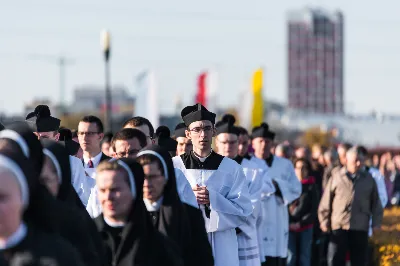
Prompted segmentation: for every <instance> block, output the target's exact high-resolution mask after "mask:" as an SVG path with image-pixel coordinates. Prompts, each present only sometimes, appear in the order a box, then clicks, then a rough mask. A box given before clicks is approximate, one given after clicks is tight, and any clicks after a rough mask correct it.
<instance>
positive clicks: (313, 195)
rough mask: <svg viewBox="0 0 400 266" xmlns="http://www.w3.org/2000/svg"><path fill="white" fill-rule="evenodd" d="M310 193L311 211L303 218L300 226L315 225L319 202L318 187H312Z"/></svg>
mask: <svg viewBox="0 0 400 266" xmlns="http://www.w3.org/2000/svg"><path fill="white" fill-rule="evenodd" d="M308 193H309V194H308V197H309V200H308V204H309V210H308V212H306V213H305V214H304V215H303V216H302V217H301V220H300V226H305V225H308V224H313V223H314V221H315V219H316V217H317V211H318V202H319V199H318V192H317V187H316V186H315V185H312V186H310V189H309V191H308Z"/></svg>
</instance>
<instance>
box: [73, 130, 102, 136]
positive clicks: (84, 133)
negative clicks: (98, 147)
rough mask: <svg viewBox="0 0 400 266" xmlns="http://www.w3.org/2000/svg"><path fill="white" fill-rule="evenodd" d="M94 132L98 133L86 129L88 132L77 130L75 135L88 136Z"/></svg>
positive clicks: (94, 133)
mask: <svg viewBox="0 0 400 266" xmlns="http://www.w3.org/2000/svg"><path fill="white" fill-rule="evenodd" d="M96 134H100V133H99V132H92V131H88V132H82V131H78V133H77V135H78V136H84V135H87V136H89V137H91V136H94V135H96Z"/></svg>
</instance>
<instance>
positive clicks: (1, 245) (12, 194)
mask: <svg viewBox="0 0 400 266" xmlns="http://www.w3.org/2000/svg"><path fill="white" fill-rule="evenodd" d="M7 141H8V142H9V143H5V142H7ZM20 141H21V143H23V142H22V140H21V139H20ZM4 144H6V145H7V147H9V148H11V149H2V150H1V151H0V172H1V174H0V183H1V184H2V186H0V196H1V197H0V202H1V201H3V199H6V200H5V202H2V205H3V206H4V205H5V206H6V208H4V209H2V212H0V225H1V226H2V229H3V230H1V231H0V264H1V260H3V262H2V263H4V262H5V265H17V266H28V265H29V266H33V265H35V266H46V265H54V266H70V265H79V266H83V265H84V264H83V262H82V261H81V258H80V256H79V255H78V253H77V251H76V250H75V248H74V247H73V246H72V245H71V244H70V243H68V242H67V241H65V240H64V239H63V238H61V237H59V236H58V235H56V234H50V233H46V232H44V231H43V230H40V228H38V227H37V226H36V225H37V224H39V223H40V221H39V220H37V221H36V223H31V222H32V220H30V221H29V222H28V221H27V220H26V219H24V216H23V214H24V213H26V212H30V211H32V210H31V205H30V204H31V202H34V201H35V197H36V196H37V193H36V191H35V190H37V187H39V186H40V184H39V177H38V176H37V175H36V173H35V171H34V170H33V169H32V168H31V164H30V163H29V161H28V159H27V158H26V157H25V155H24V151H26V150H25V149H21V148H20V146H19V145H18V144H17V143H16V142H10V141H9V140H5V139H1V140H0V146H3V145H4ZM23 145H25V146H24V147H27V145H26V143H25V144H23ZM7 204H8V205H11V206H9V207H10V208H7ZM47 207H48V205H46V204H44V205H43V206H41V208H42V209H43V211H44V212H49V211H51V209H48V208H47ZM33 211H34V210H33ZM50 222H52V221H50Z"/></svg>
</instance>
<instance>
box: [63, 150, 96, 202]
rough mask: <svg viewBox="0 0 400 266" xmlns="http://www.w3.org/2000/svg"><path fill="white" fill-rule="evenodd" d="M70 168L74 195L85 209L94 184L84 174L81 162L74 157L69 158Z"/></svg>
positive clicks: (91, 179) (93, 181)
mask: <svg viewBox="0 0 400 266" xmlns="http://www.w3.org/2000/svg"><path fill="white" fill-rule="evenodd" d="M69 162H70V166H71V182H72V186H73V187H74V189H75V191H76V193H77V194H78V196H79V198H80V199H81V201H82V203H83V205H85V207H86V206H87V204H88V201H89V197H90V193H91V190H92V188H93V187H94V186H95V184H96V182H95V180H94V179H93V178H91V177H90V176H89V175H87V174H86V172H85V168H83V164H82V161H81V160H80V159H79V158H77V157H74V156H70V157H69Z"/></svg>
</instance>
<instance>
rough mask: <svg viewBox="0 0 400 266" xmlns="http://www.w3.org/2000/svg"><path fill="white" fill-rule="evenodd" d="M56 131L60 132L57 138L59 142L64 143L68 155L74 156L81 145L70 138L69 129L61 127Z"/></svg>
mask: <svg viewBox="0 0 400 266" xmlns="http://www.w3.org/2000/svg"><path fill="white" fill-rule="evenodd" d="M58 133H59V134H60V137H59V138H58V141H59V142H60V144H62V145H64V147H65V148H66V149H67V151H68V153H69V155H72V156H74V155H75V154H76V153H77V152H78V150H79V148H80V147H81V146H80V145H79V143H78V142H76V141H73V140H72V132H71V130H69V129H68V128H65V127H63V128H60V129H59V130H58Z"/></svg>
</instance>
